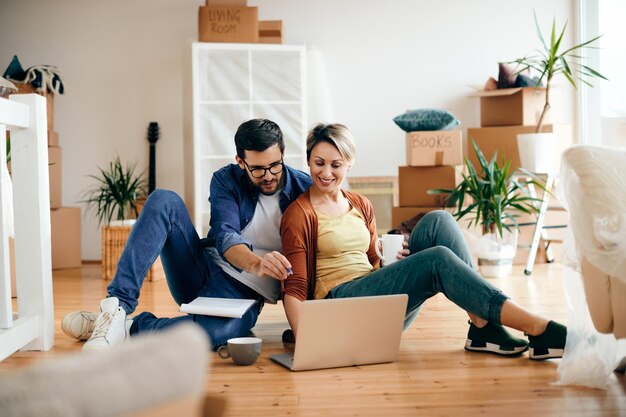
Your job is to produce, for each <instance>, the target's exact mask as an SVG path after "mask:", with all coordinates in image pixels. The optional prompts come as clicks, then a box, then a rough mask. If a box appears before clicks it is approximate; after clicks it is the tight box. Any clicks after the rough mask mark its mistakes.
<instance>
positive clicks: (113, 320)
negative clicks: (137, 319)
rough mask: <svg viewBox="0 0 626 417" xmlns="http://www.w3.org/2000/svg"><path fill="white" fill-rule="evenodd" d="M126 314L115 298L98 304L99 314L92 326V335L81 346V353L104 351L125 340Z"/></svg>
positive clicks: (106, 299)
mask: <svg viewBox="0 0 626 417" xmlns="http://www.w3.org/2000/svg"><path fill="white" fill-rule="evenodd" d="M126 334H127V332H126V312H125V311H124V309H123V308H122V307H120V301H119V300H118V299H117V297H109V298H105V299H104V300H102V301H101V302H100V314H98V318H97V319H96V322H95V324H94V330H93V334H92V335H91V337H90V338H89V340H88V341H87V343H85V345H84V346H83V351H89V350H98V349H106V348H108V347H111V346H113V345H117V344H119V343H124V341H125V340H126Z"/></svg>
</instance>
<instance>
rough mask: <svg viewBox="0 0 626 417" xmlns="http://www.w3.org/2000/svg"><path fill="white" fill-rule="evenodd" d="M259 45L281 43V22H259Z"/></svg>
mask: <svg viewBox="0 0 626 417" xmlns="http://www.w3.org/2000/svg"><path fill="white" fill-rule="evenodd" d="M259 43H278V44H281V43H283V21H282V20H259Z"/></svg>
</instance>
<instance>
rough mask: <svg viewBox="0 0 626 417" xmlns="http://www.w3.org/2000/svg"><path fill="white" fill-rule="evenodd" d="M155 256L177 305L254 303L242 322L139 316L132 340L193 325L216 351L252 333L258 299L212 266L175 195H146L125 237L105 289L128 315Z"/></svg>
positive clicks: (258, 310)
mask: <svg viewBox="0 0 626 417" xmlns="http://www.w3.org/2000/svg"><path fill="white" fill-rule="evenodd" d="M159 255H161V262H162V263H163V269H164V270H165V275H166V277H167V285H168V286H169V289H170V292H171V293H172V297H174V300H175V301H176V303H177V304H178V305H180V304H182V303H189V302H190V301H192V300H193V299H195V298H196V297H199V296H203V297H223V298H249V299H255V300H258V302H257V303H256V304H255V305H254V306H253V307H252V308H251V309H249V310H248V311H247V312H246V313H245V314H244V316H243V317H242V318H241V319H232V318H225V317H212V316H203V315H185V316H181V317H175V318H157V317H155V316H154V314H152V313H147V312H144V313H141V314H139V315H137V316H136V317H134V319H133V324H132V326H131V328H130V334H131V335H134V334H137V333H142V332H146V331H153V330H160V329H164V328H166V327H169V326H172V325H175V324H177V323H182V322H188V321H193V322H196V323H198V324H199V325H201V326H202V327H203V328H204V330H205V331H206V332H207V333H208V335H209V336H210V338H211V342H212V345H213V348H214V349H217V348H218V347H219V346H221V345H223V344H225V343H226V340H228V339H229V338H231V337H240V336H245V335H247V334H248V333H249V331H250V329H251V328H252V327H254V325H255V323H256V321H257V318H258V316H259V313H260V311H261V308H262V306H263V297H261V296H260V295H259V294H258V293H257V292H256V291H253V290H251V289H250V288H248V287H247V286H245V285H243V284H241V283H240V282H239V281H237V280H235V279H234V278H231V277H230V276H228V275H227V274H225V273H224V272H223V271H222V269H221V268H219V267H218V266H216V265H215V263H214V262H213V261H212V260H211V259H210V257H209V254H208V253H207V251H206V250H205V248H203V247H202V245H201V244H200V238H199V237H198V233H197V232H196V229H195V228H194V227H193V225H192V223H191V219H190V218H189V214H188V212H187V208H186V207H185V204H184V203H183V201H182V200H181V198H180V197H179V196H178V195H177V194H176V193H174V192H171V191H166V190H155V191H154V192H152V193H151V194H150V197H149V198H148V200H147V201H146V204H145V206H144V208H143V210H142V212H141V215H140V216H139V218H138V219H137V222H136V223H135V225H134V227H133V229H132V232H131V233H130V236H129V237H128V242H127V243H126V247H125V248H124V251H123V252H122V256H121V258H120V260H119V263H118V265H117V271H116V273H115V278H114V279H113V281H112V282H111V284H110V285H109V286H108V288H107V291H108V296H109V297H117V298H119V300H120V305H121V306H122V308H124V310H125V311H126V313H127V314H130V313H132V312H133V311H135V308H137V300H138V299H139V291H140V289H141V286H142V284H143V280H144V277H145V276H146V272H147V271H148V269H149V268H150V266H151V265H152V263H153V262H154V260H155V259H156V258H157V256H159Z"/></svg>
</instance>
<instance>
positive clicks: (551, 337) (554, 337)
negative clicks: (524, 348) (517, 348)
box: [528, 320, 567, 361]
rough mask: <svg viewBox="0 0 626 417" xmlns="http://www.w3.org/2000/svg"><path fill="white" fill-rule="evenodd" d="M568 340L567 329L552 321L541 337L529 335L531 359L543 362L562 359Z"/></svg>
mask: <svg viewBox="0 0 626 417" xmlns="http://www.w3.org/2000/svg"><path fill="white" fill-rule="evenodd" d="M566 338H567V327H565V326H563V325H562V324H559V323H557V322H556V321H552V320H550V321H549V322H548V326H547V327H546V330H545V331H544V332H543V333H541V334H540V335H539V336H531V335H528V341H529V342H530V343H529V346H528V347H529V349H530V350H529V352H528V353H529V356H530V359H534V360H536V361H542V360H544V359H552V358H560V357H562V356H563V350H564V349H565V339H566Z"/></svg>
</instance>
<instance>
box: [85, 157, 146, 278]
mask: <svg viewBox="0 0 626 417" xmlns="http://www.w3.org/2000/svg"><path fill="white" fill-rule="evenodd" d="M135 167H136V164H127V165H126V166H124V165H122V162H121V161H120V158H119V156H118V157H116V158H115V159H114V160H113V161H112V162H109V166H108V167H107V168H106V169H102V168H100V167H98V170H99V171H100V174H99V175H90V176H89V177H91V178H93V179H95V180H96V181H97V184H96V185H95V186H94V187H92V188H90V189H89V190H87V191H86V192H85V200H83V201H82V202H83V203H87V204H88V206H89V207H90V208H94V209H95V210H96V215H97V217H98V224H99V225H100V224H102V223H104V224H103V225H102V274H103V277H104V279H107V280H108V279H112V278H113V276H114V275H115V270H116V269H117V263H118V261H119V258H120V256H121V255H122V251H123V250H124V246H125V245H126V240H127V239H128V236H129V235H130V231H131V227H132V225H133V224H134V220H126V219H127V218H129V217H131V216H132V217H136V216H137V215H138V210H137V200H138V199H140V198H142V197H143V196H145V195H146V188H147V182H146V179H145V178H144V174H143V173H140V174H135ZM150 279H151V280H152V279H153V278H150Z"/></svg>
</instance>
